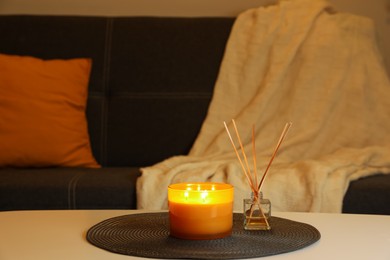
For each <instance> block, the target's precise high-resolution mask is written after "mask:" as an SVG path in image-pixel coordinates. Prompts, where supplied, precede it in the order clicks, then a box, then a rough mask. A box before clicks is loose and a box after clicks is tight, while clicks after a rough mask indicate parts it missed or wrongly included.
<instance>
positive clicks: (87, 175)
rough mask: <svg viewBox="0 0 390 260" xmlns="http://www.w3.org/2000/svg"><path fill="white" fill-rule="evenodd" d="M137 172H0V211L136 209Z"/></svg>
mask: <svg viewBox="0 0 390 260" xmlns="http://www.w3.org/2000/svg"><path fill="white" fill-rule="evenodd" d="M138 176H140V171H139V169H138V168H132V167H128V168H100V169H92V168H45V169H36V168H30V169H27V168H25V169H5V168H3V169H0V178H1V181H0V210H37V209H38V210H39V209H41V210H45V209H47V210H49V209H51V210H53V209H135V208H136V190H135V183H136V179H137V177H138Z"/></svg>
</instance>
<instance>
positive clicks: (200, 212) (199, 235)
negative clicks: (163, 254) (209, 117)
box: [168, 183, 234, 239]
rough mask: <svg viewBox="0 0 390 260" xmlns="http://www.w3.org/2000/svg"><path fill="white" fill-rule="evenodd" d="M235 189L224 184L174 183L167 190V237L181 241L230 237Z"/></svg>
mask: <svg viewBox="0 0 390 260" xmlns="http://www.w3.org/2000/svg"><path fill="white" fill-rule="evenodd" d="M233 192H234V188H233V186H232V185H230V184H226V183H177V184H172V185H169V187H168V204H169V225H170V235H171V236H174V237H178V238H183V239H216V238H222V237H226V236H229V235H230V234H231V231H232V226H233V196H234V194H233Z"/></svg>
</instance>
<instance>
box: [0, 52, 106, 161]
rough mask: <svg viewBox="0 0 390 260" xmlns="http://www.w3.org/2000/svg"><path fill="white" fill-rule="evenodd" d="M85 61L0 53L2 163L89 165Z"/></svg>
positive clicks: (88, 69)
mask: <svg viewBox="0 0 390 260" xmlns="http://www.w3.org/2000/svg"><path fill="white" fill-rule="evenodd" d="M90 70H91V60H89V59H69V60H59V59H58V60H42V59H38V58H35V57H29V56H17V55H4V54H0V75H1V77H0V114H1V119H0V143H1V146H2V147H1V149H0V166H13V167H47V166H65V167H92V168H96V167H99V165H98V164H97V163H96V161H95V159H94V157H93V156H92V152H91V147H90V141H89V135H88V129H87V121H86V117H85V109H86V101H87V95H88V89H87V88H88V80H89V73H90Z"/></svg>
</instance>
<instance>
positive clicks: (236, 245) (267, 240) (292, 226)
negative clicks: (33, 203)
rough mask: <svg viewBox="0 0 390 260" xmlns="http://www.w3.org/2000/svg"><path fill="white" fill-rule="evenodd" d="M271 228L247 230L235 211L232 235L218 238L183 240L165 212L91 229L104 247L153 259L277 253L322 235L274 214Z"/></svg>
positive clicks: (91, 236)
mask: <svg viewBox="0 0 390 260" xmlns="http://www.w3.org/2000/svg"><path fill="white" fill-rule="evenodd" d="M270 225H271V228H272V229H271V230H270V231H247V230H244V228H243V216H242V214H237V213H235V214H234V217H233V231H232V235H231V236H229V237H225V238H222V239H215V240H183V239H177V238H174V237H171V236H169V216H168V213H167V212H164V213H141V214H131V215H124V216H119V217H114V218H110V219H107V220H104V221H102V222H100V223H98V224H96V225H94V226H93V227H91V228H90V229H89V230H88V232H87V240H88V241H89V242H90V243H91V244H93V245H95V246H97V247H99V248H102V249H105V250H108V251H111V252H115V253H119V254H124V255H132V256H140V257H149V258H186V259H236V258H251V257H262V256H269V255H276V254H281V253H286V252H291V251H295V250H298V249H301V248H304V247H306V246H308V245H311V244H313V243H315V242H316V241H318V240H319V239H320V237H321V234H320V232H319V231H318V230H317V229H316V228H314V227H313V226H311V225H308V224H305V223H300V222H296V221H292V220H288V219H283V218H278V217H272V218H271V219H270Z"/></svg>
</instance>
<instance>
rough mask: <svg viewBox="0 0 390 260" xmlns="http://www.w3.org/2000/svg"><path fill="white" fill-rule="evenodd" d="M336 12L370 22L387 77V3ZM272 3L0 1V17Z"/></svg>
mask: <svg viewBox="0 0 390 260" xmlns="http://www.w3.org/2000/svg"><path fill="white" fill-rule="evenodd" d="M329 1H330V2H331V3H332V4H333V5H334V6H335V7H336V9H337V10H339V11H342V12H350V13H354V14H358V15H363V16H367V17H370V18H372V19H373V20H374V22H375V24H376V27H377V31H378V41H379V44H380V47H381V50H382V53H383V54H384V59H385V63H386V66H387V71H388V72H389V75H390V48H385V46H390V0H373V1H368V0H353V1H351V0H329ZM275 2H276V0H55V1H54V0H0V14H73V15H111V16H123V15H141V16H143V15H146V16H236V15H237V14H238V13H240V12H242V11H244V10H246V9H248V8H253V7H257V6H260V5H268V4H272V3H275Z"/></svg>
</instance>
